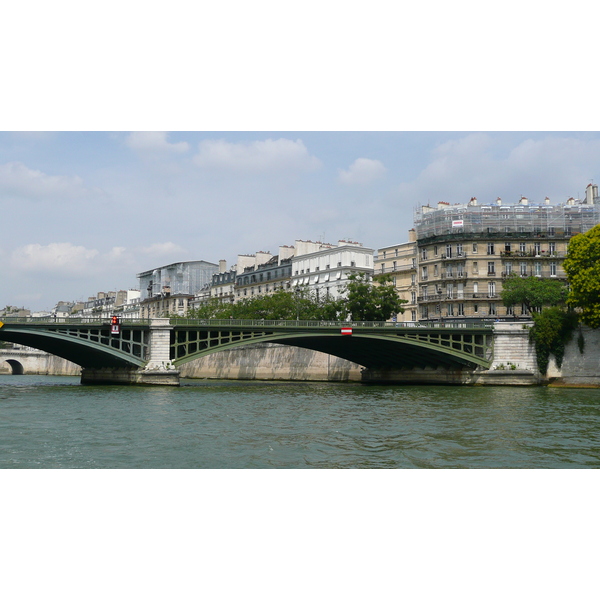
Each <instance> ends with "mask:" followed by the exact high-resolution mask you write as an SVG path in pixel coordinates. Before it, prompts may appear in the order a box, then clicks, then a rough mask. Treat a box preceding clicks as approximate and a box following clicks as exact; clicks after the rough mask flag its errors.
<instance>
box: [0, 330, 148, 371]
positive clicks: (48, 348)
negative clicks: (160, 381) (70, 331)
mask: <svg viewBox="0 0 600 600" xmlns="http://www.w3.org/2000/svg"><path fill="white" fill-rule="evenodd" d="M11 333H12V334H13V335H12V336H11V335H10V334H11ZM7 334H8V335H7ZM11 337H12V338H13V339H10V338H11ZM0 339H4V340H5V341H8V342H15V343H21V344H23V345H27V346H30V347H31V348H37V349H38V350H43V351H44V352H49V353H50V354H54V355H55V356H59V357H60V358H64V359H65V360H69V361H71V362H73V363H75V364H76V365H79V366H81V367H90V366H91V367H95V368H97V367H103V366H130V367H142V366H143V365H144V364H146V361H145V360H143V359H141V358H137V357H136V356H133V355H131V354H127V353H125V352H123V351H121V350H117V349H116V348H113V347H112V346H108V345H106V344H101V343H99V342H90V341H89V340H84V339H81V338H77V337H74V336H70V335H64V334H62V333H56V332H53V331H48V330H45V329H41V330H40V329H36V330H34V331H33V330H31V329H29V328H28V329H20V328H19V327H14V326H12V327H11V326H10V325H8V326H7V325H5V326H4V327H2V328H1V329H0ZM36 339H41V340H57V341H59V342H61V344H59V345H55V344H38V345H36V343H35V342H36ZM81 347H84V348H86V349H89V350H91V351H92V352H91V353H86V354H84V355H81V353H80V352H77V349H79V348H81ZM65 349H66V350H67V351H65ZM70 349H73V350H75V351H74V352H71V351H70ZM90 354H92V355H95V356H97V357H100V358H102V357H106V358H108V357H110V359H114V360H110V359H109V360H107V361H104V362H105V363H106V364H97V363H95V364H93V365H92V364H91V363H89V364H88V363H87V361H86V360H84V359H85V357H87V356H89V355H90ZM84 363H85V364H84Z"/></svg>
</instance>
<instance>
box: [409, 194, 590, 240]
mask: <svg viewBox="0 0 600 600" xmlns="http://www.w3.org/2000/svg"><path fill="white" fill-rule="evenodd" d="M594 187H595V188H596V186H594ZM596 189H597V188H596ZM594 200H596V201H597V200H598V198H597V195H596V197H595V198H594ZM414 222H415V229H416V233H417V240H419V241H421V240H425V239H431V238H441V239H444V238H447V236H451V237H454V236H456V235H463V236H465V235H468V236H469V237H474V238H478V237H492V236H498V235H501V236H503V237H524V236H527V237H531V236H532V235H536V234H537V235H543V236H544V237H545V236H548V237H567V238H568V237H571V236H573V235H575V234H577V233H585V232H586V231H589V230H590V229H591V228H592V227H594V226H595V225H597V224H598V223H600V204H599V203H598V202H596V203H594V202H593V200H592V202H591V203H587V202H586V201H581V200H573V199H570V200H568V201H567V202H566V203H565V204H558V205H551V204H549V202H548V200H546V202H545V203H544V204H529V202H528V201H527V199H526V198H522V199H521V202H520V203H519V204H513V205H502V203H501V201H500V200H497V201H496V203H495V204H482V205H478V204H477V200H476V199H475V198H472V199H471V201H470V202H469V203H468V204H454V205H450V204H448V203H446V202H439V203H438V205H437V208H434V207H431V206H420V207H418V208H417V209H416V210H415V216H414Z"/></svg>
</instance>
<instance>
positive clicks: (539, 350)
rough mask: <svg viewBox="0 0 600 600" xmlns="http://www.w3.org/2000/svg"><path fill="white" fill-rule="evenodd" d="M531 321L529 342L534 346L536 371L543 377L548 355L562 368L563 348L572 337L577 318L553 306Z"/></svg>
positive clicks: (546, 368) (571, 313)
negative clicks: (552, 356)
mask: <svg viewBox="0 0 600 600" xmlns="http://www.w3.org/2000/svg"><path fill="white" fill-rule="evenodd" d="M533 320H534V325H533V327H532V328H531V329H530V330H529V340H530V341H531V342H533V344H535V356H536V360H537V365H538V369H539V370H540V373H541V374H542V375H545V374H546V373H547V372H548V363H549V361H550V354H553V355H554V358H555V359H556V366H557V367H558V368H559V369H560V368H561V367H562V363H563V358H564V355H565V346H566V345H567V344H568V343H569V341H570V340H571V339H572V337H573V332H574V331H575V328H576V327H577V323H578V317H577V314H576V313H575V312H573V311H564V310H563V309H562V308H559V307H557V306H555V307H552V308H546V309H544V310H543V311H542V312H541V313H538V314H535V315H533ZM580 333H581V332H580ZM580 351H581V346H580Z"/></svg>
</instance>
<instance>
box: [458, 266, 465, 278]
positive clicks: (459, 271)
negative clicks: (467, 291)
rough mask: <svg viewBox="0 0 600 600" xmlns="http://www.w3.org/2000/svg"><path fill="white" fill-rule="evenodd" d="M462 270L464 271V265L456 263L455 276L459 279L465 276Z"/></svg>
mask: <svg viewBox="0 0 600 600" xmlns="http://www.w3.org/2000/svg"><path fill="white" fill-rule="evenodd" d="M464 269H465V266H464V264H463V263H458V264H457V265H456V274H457V275H458V276H459V277H462V276H463V275H464V274H465V271H464Z"/></svg>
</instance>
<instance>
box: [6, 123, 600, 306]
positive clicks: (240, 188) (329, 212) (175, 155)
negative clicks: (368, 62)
mask: <svg viewBox="0 0 600 600" xmlns="http://www.w3.org/2000/svg"><path fill="white" fill-rule="evenodd" d="M599 168H600V135H598V134H596V133H565V132H561V133H540V132H538V133H522V132H521V133H508V132H500V133H489V132H485V133H472V132H471V133H457V132H421V133H419V132H406V133H389V132H388V133H372V132H357V133H348V132H330V133H313V132H243V133H239V132H209V133H199V132H176V133H165V132H133V133H130V132H118V133H110V132H95V133H87V132H66V133H48V132H46V133H33V132H27V133H20V132H6V133H3V134H1V135H0V207H1V214H2V221H3V233H2V238H1V239H0V257H1V261H0V265H1V266H0V277H1V279H2V282H3V285H2V288H1V290H0V304H1V305H2V306H5V305H6V304H12V305H17V306H25V307H29V308H31V309H49V308H51V307H52V306H53V305H54V304H55V303H56V302H57V301H58V300H80V299H85V298H87V297H88V296H90V295H94V294H95V293H96V292H98V291H102V290H105V291H106V290H115V289H127V288H132V287H136V284H137V279H136V277H135V275H136V273H138V272H140V271H143V270H147V269H150V268H153V267H157V266H160V265H164V264H168V263H170V262H175V261H182V260H199V259H202V260H207V261H210V262H215V263H217V262H218V261H219V259H226V260H227V262H228V265H232V264H234V262H235V260H236V256H237V254H239V253H241V254H244V253H254V252H256V251H257V250H266V251H271V252H273V253H276V252H277V248H278V246H279V245H283V244H287V245H291V244H293V243H294V240H296V239H303V240H308V239H310V240H315V241H316V240H324V241H328V242H336V241H337V240H339V239H352V240H357V241H360V242H362V243H363V244H364V245H366V246H368V247H371V248H373V249H377V248H379V247H382V246H386V245H390V244H394V243H397V242H402V241H406V239H407V230H408V229H409V228H410V227H411V225H412V217H413V210H414V208H415V207H416V206H418V205H420V204H424V203H427V202H437V201H438V200H444V201H447V202H451V203H454V202H465V201H467V200H468V199H469V198H470V197H471V196H476V197H477V198H478V199H480V201H482V202H487V201H493V200H495V199H496V197H498V196H500V197H502V198H503V200H504V201H505V202H515V201H517V200H518V199H519V198H520V196H521V195H525V196H527V197H529V198H530V199H531V200H532V201H534V202H535V201H541V200H543V198H544V197H545V196H549V197H550V199H551V201H553V202H563V201H565V200H566V199H567V198H569V197H570V196H574V197H577V196H579V197H581V195H582V194H583V192H584V190H585V187H586V185H587V184H588V183H589V182H590V181H591V180H592V179H594V178H596V179H595V180H596V181H597V180H598V179H600V172H599Z"/></svg>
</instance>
